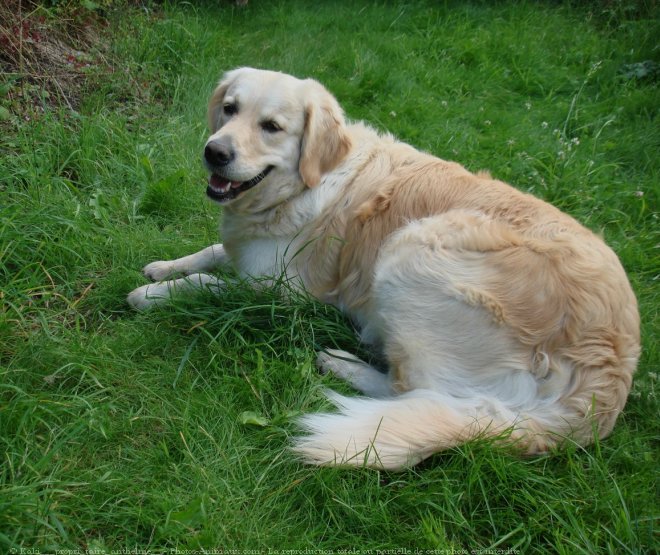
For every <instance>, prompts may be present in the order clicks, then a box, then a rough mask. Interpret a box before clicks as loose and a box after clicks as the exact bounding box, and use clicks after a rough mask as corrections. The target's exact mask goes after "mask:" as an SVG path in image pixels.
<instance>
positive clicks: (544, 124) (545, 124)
mask: <svg viewBox="0 0 660 555" xmlns="http://www.w3.org/2000/svg"><path fill="white" fill-rule="evenodd" d="M541 127H543V129H547V128H548V122H547V121H543V122H541Z"/></svg>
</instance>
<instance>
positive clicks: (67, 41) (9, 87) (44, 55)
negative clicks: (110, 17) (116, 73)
mask: <svg viewBox="0 0 660 555" xmlns="http://www.w3.org/2000/svg"><path fill="white" fill-rule="evenodd" d="M106 28H107V23H106V22H105V20H104V19H103V18H102V17H100V16H99V15H98V14H97V13H96V12H94V11H93V10H89V9H85V8H83V7H77V8H75V7H69V8H67V9H66V11H63V10H53V9H52V8H51V9H49V8H47V7H45V6H44V5H42V4H40V3H38V2H34V1H32V0H5V1H4V2H3V3H2V5H0V70H1V74H0V87H1V88H0V102H2V104H3V105H4V106H5V108H4V109H5V110H6V111H9V110H11V111H12V112H16V111H17V110H19V111H24V110H28V109H32V110H36V111H40V110H43V109H44V107H45V106H47V105H51V106H52V105H65V106H67V107H68V108H70V109H71V110H77V109H78V107H79V105H80V99H81V97H82V95H83V93H84V90H85V85H86V84H87V83H88V81H89V78H90V76H92V75H96V74H98V73H99V72H103V73H107V72H111V71H112V68H111V66H110V64H109V63H107V61H106V58H105V55H104V51H103V41H102V39H101V37H102V34H103V32H104V30H105V29H106ZM3 96H4V98H3ZM23 115H25V114H23ZM0 117H2V114H0Z"/></svg>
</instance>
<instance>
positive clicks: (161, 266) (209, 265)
mask: <svg viewBox="0 0 660 555" xmlns="http://www.w3.org/2000/svg"><path fill="white" fill-rule="evenodd" d="M227 265H229V256H228V255H227V253H226V252H225V248H224V247H223V246H222V244H220V243H218V244H217V245H211V246H210V247H206V248H205V249H202V250H201V251H199V252H196V253H194V254H189V255H188V256H183V257H181V258H177V259H175V260H157V261H156V262H152V263H151V264H147V265H146V266H145V267H144V268H143V269H142V272H143V273H144V275H145V276H147V277H148V278H149V279H150V280H151V281H162V280H164V279H168V278H171V277H174V276H178V275H184V276H189V275H191V274H196V273H199V272H212V271H213V270H217V269H219V268H222V267H224V266H227Z"/></svg>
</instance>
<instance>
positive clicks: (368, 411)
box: [294, 389, 566, 470]
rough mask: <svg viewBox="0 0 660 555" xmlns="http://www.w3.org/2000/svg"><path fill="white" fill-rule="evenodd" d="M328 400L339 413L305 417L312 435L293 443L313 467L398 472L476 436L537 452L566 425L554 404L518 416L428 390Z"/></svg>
mask: <svg viewBox="0 0 660 555" xmlns="http://www.w3.org/2000/svg"><path fill="white" fill-rule="evenodd" d="M328 397H330V399H331V400H332V402H333V403H334V404H335V405H336V406H337V407H338V408H339V409H340V412H339V413H336V414H314V415H307V416H305V417H303V419H302V421H301V425H302V427H303V428H304V429H305V430H306V431H307V432H308V434H309V435H306V436H302V437H299V438H297V439H296V440H295V445H294V450H295V451H296V452H298V453H299V454H301V455H302V456H303V458H304V460H305V461H306V462H308V463H311V464H318V465H347V466H369V467H375V468H383V469H390V470H397V469H401V468H403V467H407V466H411V465H414V464H417V463H418V462H420V461H422V460H423V459H425V458H427V457H429V456H430V455H432V454H433V453H436V452H438V451H442V450H444V449H448V448H451V447H454V446H456V445H459V444H461V443H464V442H466V441H468V440H470V439H475V438H478V437H496V438H497V437H500V438H502V439H506V440H507V442H508V443H511V444H513V445H518V444H519V446H520V447H521V448H522V449H523V450H524V451H526V452H537V451H539V450H541V451H542V450H545V449H547V446H548V443H549V442H550V443H554V441H552V439H551V438H549V437H548V435H547V434H548V432H547V430H548V429H552V428H555V429H557V428H559V429H561V428H565V427H566V422H564V421H562V420H561V418H558V414H555V415H553V414H552V413H553V412H555V411H553V410H552V407H551V406H545V407H543V408H540V411H539V412H540V413H541V414H542V415H543V416H541V417H540V418H539V417H534V416H533V415H516V414H515V413H513V412H512V411H511V410H509V409H508V408H506V407H505V406H504V405H503V404H502V403H501V402H500V401H498V400H496V399H494V398H486V397H479V398H467V399H457V398H455V397H451V396H448V395H444V394H442V393H438V392H436V391H431V390H426V389H416V390H413V391H409V392H407V393H405V394H403V395H400V396H397V397H390V398H386V399H370V398H365V397H357V398H356V397H345V396H342V395H339V394H337V393H335V392H332V391H331V392H328ZM552 420H555V422H554V426H553V425H552V424H553V423H552V422H551V421H552ZM541 430H546V432H545V434H540V432H541ZM537 434H539V435H537ZM549 440H550V441H549Z"/></svg>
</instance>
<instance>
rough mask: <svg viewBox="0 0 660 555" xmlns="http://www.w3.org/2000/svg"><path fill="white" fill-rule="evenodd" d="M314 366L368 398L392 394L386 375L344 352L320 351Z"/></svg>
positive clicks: (334, 350)
mask: <svg viewBox="0 0 660 555" xmlns="http://www.w3.org/2000/svg"><path fill="white" fill-rule="evenodd" d="M316 366H317V367H318V369H319V370H320V371H321V372H323V373H327V372H331V373H332V374H334V375H335V376H337V377H339V378H342V379H343V380H345V381H346V382H348V383H349V384H350V385H351V386H352V387H354V388H355V389H357V390H358V391H361V392H362V393H364V394H365V395H369V396H370V397H389V396H390V395H392V394H393V393H394V391H393V389H392V383H391V381H390V378H389V375H388V374H385V373H383V372H381V371H380V370H377V369H376V368H374V367H373V366H370V365H369V364H367V363H366V362H364V361H362V360H360V359H359V358H358V357H356V356H355V355H352V354H351V353H347V352H346V351H340V350H337V349H326V350H325V351H321V352H320V353H319V354H318V357H317V359H316Z"/></svg>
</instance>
